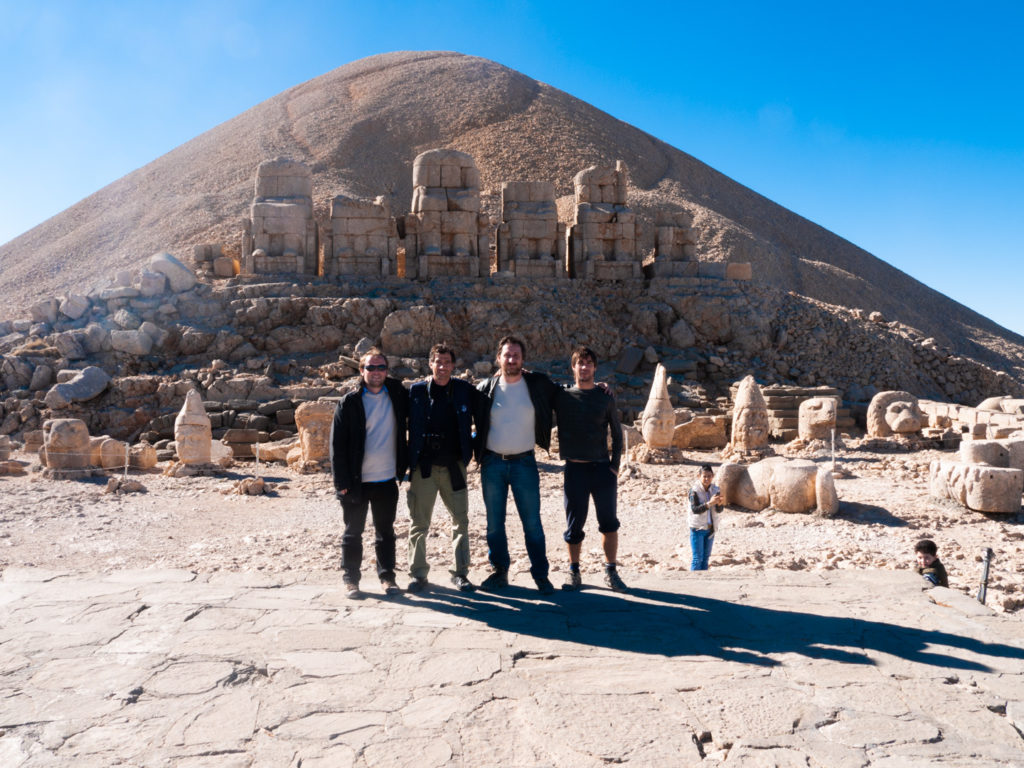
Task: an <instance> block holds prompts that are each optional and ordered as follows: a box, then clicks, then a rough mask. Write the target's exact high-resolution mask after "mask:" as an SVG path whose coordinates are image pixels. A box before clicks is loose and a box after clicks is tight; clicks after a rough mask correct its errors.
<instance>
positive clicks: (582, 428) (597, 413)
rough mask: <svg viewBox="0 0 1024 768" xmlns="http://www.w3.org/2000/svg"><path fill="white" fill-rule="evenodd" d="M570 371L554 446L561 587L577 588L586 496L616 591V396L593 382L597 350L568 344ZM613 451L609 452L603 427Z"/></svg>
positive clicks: (621, 586) (606, 578) (622, 589)
mask: <svg viewBox="0 0 1024 768" xmlns="http://www.w3.org/2000/svg"><path fill="white" fill-rule="evenodd" d="M570 362H571V365H572V375H573V379H574V380H575V382H576V384H575V386H573V387H570V388H569V389H567V390H564V391H562V392H559V393H558V397H557V399H556V401H555V402H556V406H555V413H556V414H557V416H558V445H559V452H560V453H561V456H562V458H563V459H565V478H564V485H563V487H564V490H565V517H566V524H567V525H566V530H565V536H564V538H565V541H566V544H567V545H568V548H569V575H568V576H567V578H566V581H565V584H563V585H562V589H567V590H578V589H580V587H581V586H582V584H583V579H582V576H581V575H580V550H581V549H582V545H583V538H584V533H583V525H584V523H586V521H587V508H588V506H589V503H590V498H591V497H593V499H594V511H595V513H596V514H597V529H598V530H599V531H600V532H601V544H602V546H603V548H604V556H605V566H604V567H605V573H604V581H605V584H607V585H608V586H609V587H611V588H612V589H613V590H615V591H616V592H625V591H626V585H625V584H624V583H623V581H622V578H621V577H620V576H619V574H618V570H617V568H616V555H617V554H618V547H619V534H618V531H619V520H618V517H617V516H616V496H617V493H618V474H619V462H620V461H621V458H622V426H621V425H620V424H619V415H618V409H617V408H616V406H615V398H614V397H612V395H610V394H609V393H608V392H607V391H606V390H605V389H603V388H601V387H598V386H597V385H596V384H595V383H594V373H595V369H596V368H597V356H596V355H595V354H594V352H593V350H591V349H589V348H588V347H582V346H581V347H577V348H576V349H575V350H573V353H572V358H571V361H570ZM609 430H611V437H612V452H611V458H610V459H609V456H608V431H609Z"/></svg>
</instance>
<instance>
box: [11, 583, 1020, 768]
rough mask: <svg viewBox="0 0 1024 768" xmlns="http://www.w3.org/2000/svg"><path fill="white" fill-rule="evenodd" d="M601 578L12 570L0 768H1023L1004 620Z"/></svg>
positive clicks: (879, 586)
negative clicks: (535, 582)
mask: <svg viewBox="0 0 1024 768" xmlns="http://www.w3.org/2000/svg"><path fill="white" fill-rule="evenodd" d="M435 574H437V570H436V569H435ZM624 576H626V577H627V578H628V579H629V580H630V586H631V587H633V588H634V589H633V591H632V592H631V593H630V594H629V595H626V596H621V595H617V594H614V593H612V592H610V591H608V590H606V589H605V588H604V587H603V586H598V584H599V577H598V576H596V575H594V574H586V578H585V580H589V581H590V582H591V583H592V584H593V585H592V586H590V587H589V588H587V589H585V590H584V591H582V592H580V593H563V592H559V593H557V594H555V595H553V596H551V597H549V598H543V597H540V596H539V595H538V593H537V592H536V590H535V589H533V588H532V584H531V583H530V581H529V577H528V576H527V575H525V574H522V575H519V576H517V577H516V578H515V579H514V583H513V585H512V586H510V587H509V588H508V589H506V590H504V591H503V592H501V593H499V594H496V595H491V594H485V593H481V592H477V593H475V594H470V595H465V594H462V593H459V592H457V591H454V590H453V589H450V588H448V587H447V586H441V585H437V586H434V587H433V589H432V590H431V591H429V592H426V593H423V594H422V595H417V596H412V595H402V596H400V597H395V598H390V599H389V598H386V597H384V596H383V595H382V594H380V593H374V592H370V593H368V595H367V597H366V599H364V600H362V601H349V600H347V599H346V598H345V597H344V594H343V592H342V590H341V585H340V574H339V573H337V572H334V573H309V574H292V573H285V574H270V575H265V574H260V573H218V574H213V575H210V574H201V575H197V574H194V573H190V572H185V571H158V570H152V571H148V570H147V571H125V572H115V573H112V574H108V575H104V574H96V575H89V574H70V573H56V572H50V571H42V570H32V569H18V568H10V569H8V570H6V571H5V572H4V573H3V577H2V581H0V766H3V768H17V767H19V766H57V765H59V766H76V767H85V766H112V765H119V766H175V768H180V767H185V766H204V767H206V766H225V767H227V766H295V767H298V766H301V767H302V768H312V767H313V766H416V768H429V767H430V766H444V765H464V766H501V767H502V768H509V767H510V766H511V767H518V766H559V767H560V768H561V767H564V766H607V765H608V764H610V763H612V764H615V763H628V764H630V765H637V766H662V765H664V766H690V765H693V766H696V765H703V766H709V765H725V766H772V765H774V766H827V767H828V768H843V767H845V766H850V768H853V767H854V766H868V765H870V766H892V767H895V766H899V767H900V768H907V767H908V766H909V767H911V768H913V766H926V765H928V766H931V765H935V764H938V763H941V764H946V765H955V766H993V765H999V766H1001V765H1007V766H1022V765H1024V738H1022V735H1021V732H1022V731H1024V622H1021V620H1020V619H1018V618H1013V617H1006V616H1002V615H998V614H994V613H991V612H990V611H989V610H988V609H986V608H984V607H983V606H981V605H979V604H978V603H976V602H974V601H972V600H971V599H970V598H968V597H965V596H963V595H961V594H959V593H955V592H951V591H949V590H932V591H931V592H925V591H922V590H921V589H920V586H919V583H918V578H917V577H916V575H913V574H910V573H909V572H891V571H884V572H883V571H878V572H870V571H869V572H852V571H830V572H823V573H805V572H792V573H790V572H735V571H732V572H725V571H722V572H719V573H716V572H715V571H709V572H706V573H703V574H690V573H677V574H673V575H669V576H657V575H640V576H638V575H636V574H629V573H626V574H624ZM437 578H439V579H440V575H438V576H437ZM371 583H372V582H371V581H370V580H369V579H367V578H364V588H366V587H369V586H370V585H371ZM527 584H531V586H529V587H528V586H527ZM372 586H376V585H375V584H373V585H372Z"/></svg>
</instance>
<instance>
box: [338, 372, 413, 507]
mask: <svg viewBox="0 0 1024 768" xmlns="http://www.w3.org/2000/svg"><path fill="white" fill-rule="evenodd" d="M384 387H385V388H386V389H387V391H388V397H390V398H391V407H392V408H393V409H394V411H395V476H396V477H398V479H399V480H401V479H402V478H404V477H405V472H406V470H407V469H408V468H409V448H408V445H407V442H406V437H405V430H406V425H407V424H408V421H409V392H408V391H407V390H406V388H405V387H403V386H402V383H401V382H400V381H399V380H398V379H391V378H388V379H385V380H384ZM365 446H366V411H365V410H364V409H363V386H362V385H360V386H359V389H357V390H356V391H355V392H349V393H348V394H347V395H345V396H344V397H343V398H342V399H341V402H340V403H338V407H337V408H336V409H335V411H334V422H333V423H332V424H331V471H332V473H333V474H334V490H335V491H336V492H337V493H338V494H339V496H340V494H341V492H342V491H348V492H349V493H352V492H353V491H358V489H359V486H360V484H361V483H362V481H363V453H364V449H365Z"/></svg>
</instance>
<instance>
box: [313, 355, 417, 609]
mask: <svg viewBox="0 0 1024 768" xmlns="http://www.w3.org/2000/svg"><path fill="white" fill-rule="evenodd" d="M387 370H388V361H387V358H386V357H384V355H383V353H381V351H380V350H379V349H377V348H373V349H371V350H370V351H368V352H367V353H366V354H365V355H363V357H362V358H361V359H360V361H359V375H360V377H361V379H362V386H361V387H360V388H359V389H358V390H356V391H355V392H350V393H349V394H347V395H345V397H344V398H342V400H341V402H340V403H338V408H337V410H336V411H335V412H334V423H333V424H332V425H331V469H332V471H333V474H334V490H335V493H336V495H337V497H338V500H339V501H340V502H341V509H342V512H343V514H344V519H345V532H344V533H343V534H342V537H341V568H342V571H343V579H344V582H345V589H346V590H347V592H348V596H349V597H350V598H353V599H355V598H359V597H361V596H362V593H361V592H360V591H359V569H360V566H361V564H362V560H363V529H364V528H365V527H366V511H367V507H369V508H370V509H371V510H372V512H373V527H374V530H375V532H376V547H375V549H376V556H377V576H378V577H379V578H380V583H381V586H382V587H383V588H384V592H385V593H386V594H388V595H396V594H398V592H399V591H400V590H399V589H398V585H397V584H396V583H395V510H396V508H397V507H398V481H399V479H401V478H402V477H404V476H405V471H406V469H407V468H408V463H409V462H408V448H407V444H406V437H405V430H406V424H407V423H408V417H409V393H408V392H407V391H406V389H405V387H403V386H402V384H401V382H400V381H398V380H397V379H391V378H388V377H387Z"/></svg>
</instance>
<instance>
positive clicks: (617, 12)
mask: <svg viewBox="0 0 1024 768" xmlns="http://www.w3.org/2000/svg"><path fill="white" fill-rule="evenodd" d="M1022 39H1024V4H1022V3H1012V2H988V3H985V2H983V3H981V4H977V5H974V6H970V7H969V6H967V5H965V4H963V3H949V2H927V3H926V2H898V3H893V2H891V0H890V2H886V3H880V2H861V3H859V4H856V5H853V4H832V3H822V2H814V3H810V2H808V3H800V2H794V3H764V2H736V3H728V2H722V3H718V4H711V3H707V2H701V3H689V2H683V1H680V2H675V3H665V4H661V3H642V4H641V3H632V4H630V3H621V2H620V3H609V2H588V3H556V2H551V1H550V0H549V1H548V2H527V1H520V2H508V3H505V2H480V3H471V2H462V3H454V2H452V3H431V2H426V1H424V2H416V3H397V2H387V1H381V0H378V1H377V2H361V3H355V2H345V1H341V0H338V1H335V2H310V3H303V2H299V1H296V2H292V3H281V2H279V1H278V2H263V1H262V0H248V1H247V2H216V0H206V2H192V1H191V0H180V1H179V2H176V3H156V2H143V1H142V0H139V1H138V2H103V0H98V1H94V2H85V0H81V1H80V2H47V0H38V2H36V3H34V4H31V5H30V4H28V3H24V2H21V1H20V0H19V1H18V2H12V1H11V0H0V169H2V175H0V178H2V180H3V182H4V183H2V184H0V243H2V242H6V241H8V240H10V239H12V238H14V237H16V236H17V235H19V234H21V233H22V232H24V231H26V230H28V229H30V228H31V227H33V226H35V225H36V224H39V223H40V222H42V221H44V220H45V219H47V218H49V217H50V216H52V215H54V214H56V213H59V212H60V211H62V210H63V209H65V208H67V207H68V206H70V205H72V204H74V203H75V202H77V201H78V200H80V199H82V198H83V197H86V196H88V195H89V194H91V193H92V192H95V191H96V190H98V189H100V188H101V187H103V186H104V185H106V184H108V183H110V182H111V181H114V180H115V179H117V178H120V177H121V176H123V175H124V174H126V173H128V172H130V171H132V170H134V169H135V168H138V167H140V166H142V165H145V164H146V163H148V162H149V161H151V160H153V159H155V158H156V157H158V156H160V155H162V154H164V153H165V152H168V151H170V150H171V149H173V148H174V147H176V146H178V145H179V144H181V143H183V142H185V141H188V140H189V139H191V138H192V137H194V136H196V135H198V134H200V133H202V132H203V131H206V130H208V129H210V128H212V127H213V126H215V125H217V124H218V123H221V122H223V121H225V120H227V119H230V118H231V117H233V116H235V115H236V114H238V113H239V112H242V111H244V110H245V109H248V108H249V107H251V106H253V105H255V104H257V103H259V102H260V101H262V100H264V99H267V98H269V97H271V96H273V95H275V94H277V93H279V92H280V91H282V90H284V89H286V88H288V87H290V86H293V85H296V84H298V83H300V82H303V81H305V80H309V79H311V78H313V77H316V76H318V75H321V74H323V73H325V72H328V71H330V70H332V69H334V68H336V67H339V66H341V65H342V64H346V63H348V62H350V61H354V60H356V59H360V58H363V57H365V56H370V55H373V54H375V53H383V52H387V51H393V50H456V51H461V52H463V53H468V54H473V55H477V56H484V57H486V58H489V59H493V60H495V61H498V62H500V63H502V64H505V65H507V66H509V67H512V68H513V69H517V70H519V71H521V72H523V73H524V74H526V75H529V76H531V77H534V78H536V79H538V80H541V81H543V82H546V83H549V84H550V85H553V86H555V87H557V88H560V89H561V90H564V91H567V92H569V93H571V94H573V95H574V96H577V97H579V98H581V99H583V100H585V101H588V102H590V103H591V104H593V105H595V106H597V107H599V108H601V109H603V110H605V111H607V112H609V113H611V114H612V115H614V116H616V117H618V118H620V119H622V120H624V121H626V122H628V123H631V124H633V125H636V126H637V127H639V128H641V129H643V130H645V131H647V132H649V133H651V134H653V135H654V136H657V137H658V138H660V139H662V140H664V141H666V142H668V143H670V144H672V145H674V146H676V147H678V148H679V149H681V150H683V151H685V152H687V153H689V154H691V155H693V156H695V157H697V158H698V159H700V160H702V161H703V162H705V163H707V164H709V165H711V166H712V167H714V168H716V169H717V170H719V171H721V172H723V173H725V174H726V175H728V176H730V177H732V178H733V179H735V180H737V181H739V182H741V183H743V184H745V185H747V186H749V187H751V188H752V189H754V190H756V191H757V192H759V193H761V194H763V195H765V196H766V197H769V198H771V199H772V200H774V201H775V202H777V203H780V204H782V205H784V206H786V207H787V208H790V209H791V210H793V211H795V212H797V213H799V214H801V215H802V216H805V217H806V218H808V219H811V220H812V221H815V222H817V223H818V224H821V225H822V226H824V227H826V228H828V229H830V230H832V231H833V232H836V233H837V234H839V235H841V236H843V237H845V238H846V239H848V240H850V241H852V242H854V243H856V244H857V245H859V246H861V247H863V248H865V249H867V250H868V251H870V252H872V253H873V254H875V255H876V256H878V257H880V258H882V259H884V260H885V261H887V262H889V263H890V264H892V265H894V266H896V267H898V268H899V269H902V270H903V271H904V272H907V273H908V274H910V275H912V276H913V277H915V278H917V279H918V280H921V281H922V282H924V283H926V284H928V285H930V286H931V287H933V288H935V289H937V290H939V291H941V292H942V293H945V294H947V295H949V296H951V297H952V298H954V299H957V300H958V301H961V302H962V303H964V304H966V305H968V306H970V307H972V308H974V309H976V310H978V311H979V312H981V313H982V314H984V315H987V316H988V317H991V318H992V319H993V320H995V321H996V322H998V323H1000V324H1002V325H1004V326H1006V327H1007V328H1010V329H1011V330H1014V331H1017V332H1018V333H1024V299H1022V298H1021V295H1020V294H1021V286H1022V285H1024V258H1022V257H1024V247H1022V245H1021V243H1022V242H1024V55H1022V54H1021V53H1020V46H1021V40H1022ZM0 268H2V266H0Z"/></svg>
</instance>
